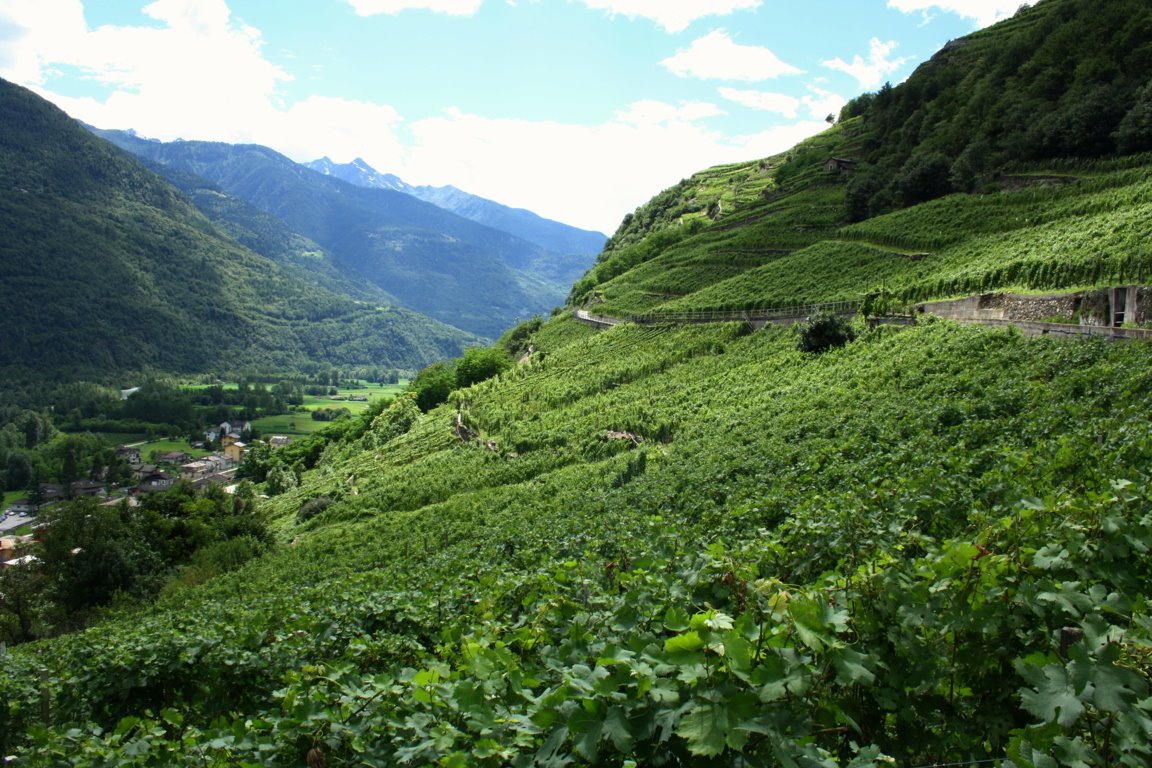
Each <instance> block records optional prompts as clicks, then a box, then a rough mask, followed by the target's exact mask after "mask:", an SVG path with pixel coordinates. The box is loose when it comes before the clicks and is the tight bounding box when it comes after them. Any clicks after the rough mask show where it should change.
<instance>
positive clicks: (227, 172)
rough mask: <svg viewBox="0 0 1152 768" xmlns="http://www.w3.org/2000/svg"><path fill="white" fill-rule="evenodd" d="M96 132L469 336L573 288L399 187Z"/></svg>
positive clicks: (222, 147) (238, 150) (483, 230)
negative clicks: (266, 218) (226, 198)
mask: <svg viewBox="0 0 1152 768" xmlns="http://www.w3.org/2000/svg"><path fill="white" fill-rule="evenodd" d="M98 134H99V135H101V136H103V137H105V138H107V139H108V140H110V141H112V142H114V143H116V144H117V145H118V146H121V147H122V148H124V149H126V150H127V151H129V152H131V153H133V154H135V155H137V156H139V157H141V158H145V159H147V160H150V161H152V162H154V163H156V164H157V165H158V166H159V167H160V169H161V170H162V172H163V173H165V174H168V173H173V172H174V173H176V174H181V175H183V174H195V175H196V176H200V177H203V178H204V179H208V180H209V181H210V182H211V183H212V184H214V185H218V186H219V187H220V188H221V189H223V190H224V191H225V192H227V193H228V194H230V195H233V196H235V197H238V198H240V199H242V200H244V201H246V202H247V203H249V204H250V205H252V206H254V207H256V208H258V209H259V210H261V211H264V212H265V213H267V214H270V215H272V216H274V217H276V218H278V219H280V220H281V221H283V222H284V223H285V224H286V225H287V226H288V227H289V228H290V229H291V230H293V231H295V232H298V233H300V234H301V235H304V236H305V237H307V238H309V239H310V240H312V241H314V242H316V243H319V244H320V245H321V246H323V247H324V248H325V249H326V250H327V251H328V252H329V253H330V254H331V255H332V257H333V259H334V262H335V265H336V266H337V267H338V268H339V269H340V270H341V271H342V272H343V274H344V275H345V276H346V277H347V278H348V279H350V280H353V281H361V282H367V283H369V284H372V285H374V286H375V287H377V288H378V289H379V290H381V291H384V292H387V293H388V294H389V295H391V296H395V297H396V298H397V299H398V300H399V301H401V302H402V304H403V306H405V307H408V308H409V309H412V310H414V311H417V312H421V313H423V314H426V315H428V316H430V317H433V318H435V319H436V320H439V321H441V322H443V323H446V324H448V325H453V326H455V327H457V328H462V329H464V330H465V331H467V332H469V333H474V334H477V335H479V336H485V337H488V338H495V337H497V336H499V335H500V334H501V333H503V332H504V331H505V330H507V329H508V328H509V327H510V326H512V325H514V324H515V323H516V322H517V321H519V320H522V319H524V318H528V317H532V316H533V315H535V314H547V313H548V312H549V311H550V310H551V309H553V308H554V307H555V306H557V305H558V304H561V303H562V302H563V298H564V293H565V290H566V289H567V288H568V285H567V284H565V285H563V286H561V285H559V284H557V283H556V282H555V279H554V278H555V276H556V272H557V270H556V266H557V265H556V257H555V254H549V253H547V252H546V251H545V249H543V248H542V247H540V246H538V245H536V244H534V243H530V242H528V241H526V240H522V239H520V238H519V237H516V236H514V235H512V234H509V233H508V232H502V231H499V230H496V229H493V228H491V227H488V226H484V225H483V224H479V223H476V222H474V221H470V220H468V219H466V218H464V217H462V216H458V215H456V214H455V213H452V212H450V211H447V210H444V209H443V208H440V207H438V206H436V205H433V204H432V203H428V202H425V201H423V200H419V199H417V198H415V197H413V196H411V195H407V194H404V193H402V192H397V191H396V190H393V189H369V188H365V187H359V186H355V185H352V184H349V183H347V182H344V181H341V180H339V179H336V178H331V177H329V176H325V175H322V174H320V173H318V172H315V171H313V170H310V169H308V168H306V167H305V166H302V165H299V164H297V163H295V162H293V161H291V160H289V159H288V158H287V157H285V156H283V155H281V154H279V153H277V152H274V151H273V150H271V149H269V148H267V147H262V146H258V145H231V144H222V143H214V142H202V141H176V142H167V143H161V142H154V141H145V140H143V139H140V138H138V137H135V136H132V135H129V134H126V133H124V132H123V131H98ZM585 263H587V262H585Z"/></svg>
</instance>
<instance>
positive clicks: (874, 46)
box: [823, 37, 907, 90]
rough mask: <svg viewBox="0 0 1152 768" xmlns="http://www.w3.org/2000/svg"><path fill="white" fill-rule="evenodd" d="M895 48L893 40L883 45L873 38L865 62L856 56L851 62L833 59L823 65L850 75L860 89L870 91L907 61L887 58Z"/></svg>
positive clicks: (878, 39) (895, 44)
mask: <svg viewBox="0 0 1152 768" xmlns="http://www.w3.org/2000/svg"><path fill="white" fill-rule="evenodd" d="M896 46H897V43H896V41H894V40H890V41H888V42H886V43H885V42H882V41H881V40H880V38H877V37H874V38H872V40H871V41H870V42H869V50H868V60H867V61H865V60H864V59H863V58H862V57H861V56H860V54H856V55H855V56H853V57H852V61H851V62H847V61H844V60H843V59H841V58H835V59H830V60H828V61H825V62H823V64H824V66H826V67H828V68H829V69H835V70H837V71H839V72H844V73H845V74H848V75H851V76H852V77H854V78H856V82H858V83H860V87H861V88H864V89H865V90H871V89H873V88H876V87H877V86H879V85H880V84H881V83H882V82H884V79H885V76H886V75H889V74H891V73H893V72H895V71H896V70H897V69H899V68H900V67H901V66H903V65H904V62H905V61H907V59H906V58H904V57H900V58H889V56H891V54H892V51H894V50H895V49H896Z"/></svg>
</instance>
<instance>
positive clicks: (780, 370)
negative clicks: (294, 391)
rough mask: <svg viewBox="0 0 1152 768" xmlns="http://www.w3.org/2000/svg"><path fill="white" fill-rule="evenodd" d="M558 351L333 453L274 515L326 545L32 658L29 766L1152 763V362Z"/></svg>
mask: <svg viewBox="0 0 1152 768" xmlns="http://www.w3.org/2000/svg"><path fill="white" fill-rule="evenodd" d="M534 341H535V342H536V346H537V348H538V349H539V350H540V354H539V355H538V356H537V358H536V360H535V361H534V362H531V363H528V364H526V365H522V366H520V367H519V368H518V369H516V370H515V371H510V372H507V373H505V374H503V375H501V376H500V377H498V378H496V379H490V380H488V381H486V382H484V383H481V384H479V385H476V386H473V387H471V388H468V389H464V390H460V391H459V392H457V393H456V394H454V395H453V396H452V397H453V401H454V402H452V403H450V404H448V405H445V406H444V407H442V408H440V409H437V410H434V411H432V412H431V413H430V414H428V415H425V416H420V415H419V413H418V412H415V411H413V410H411V409H407V410H406V408H408V406H404V405H403V403H404V402H405V400H406V399H401V400H399V401H396V403H394V404H393V406H392V407H390V408H388V409H385V410H383V411H380V412H378V413H376V414H375V415H373V416H372V417H371V421H368V420H367V419H365V420H363V421H362V422H361V426H360V427H358V428H357V429H355V430H353V431H350V432H349V433H348V434H347V435H346V438H345V439H344V440H342V441H339V442H336V443H332V444H330V445H329V446H328V447H327V448H326V449H325V451H324V455H323V457H322V459H321V461H320V462H319V463H318V464H317V467H316V469H315V470H313V471H311V472H307V473H305V474H304V476H303V482H302V483H301V484H300V485H299V487H296V488H292V489H287V490H286V491H285V492H283V493H282V494H281V495H279V496H276V497H275V498H274V499H272V500H271V501H270V502H269V506H268V509H267V514H268V515H269V516H270V518H269V519H270V523H271V525H272V528H273V529H274V530H275V531H278V534H277V535H278V536H279V537H280V538H282V539H283V540H285V541H287V540H293V541H294V542H295V544H294V546H293V547H291V548H282V549H278V550H276V551H274V552H272V553H270V554H268V555H266V556H264V557H263V558H261V559H260V560H258V561H252V562H251V563H249V564H248V565H247V566H245V567H243V568H242V569H241V570H238V571H237V572H235V573H234V574H229V575H225V576H222V577H220V578H218V579H216V580H214V581H212V582H209V583H208V584H206V585H204V586H202V587H201V588H199V589H195V590H185V591H180V592H169V593H168V594H167V596H166V597H164V598H163V599H162V600H161V603H160V604H159V605H158V607H157V608H155V609H153V610H152V611H149V612H147V613H145V614H142V615H138V616H137V617H136V618H135V619H134V620H133V622H132V623H131V624H125V625H105V626H103V627H101V628H100V629H99V630H95V631H89V632H87V633H84V634H82V635H77V636H74V637H71V638H61V639H59V640H56V641H53V642H52V643H40V644H38V645H37V646H35V647H30V648H29V649H28V651H25V650H23V649H21V648H17V649H16V650H15V652H14V653H13V654H12V655H11V656H10V662H11V663H10V664H9V666H8V668H7V670H8V671H7V672H5V673H4V678H3V683H2V685H3V686H4V692H5V694H6V697H7V701H8V702H9V704H8V709H7V711H6V713H5V712H4V711H3V710H0V713H3V716H4V717H6V718H8V720H7V724H8V725H9V728H8V732H9V733H13V734H22V733H27V736H24V737H15V739H14V741H13V742H11V743H10V745H9V749H13V748H15V749H17V751H18V753H20V754H23V755H25V757H24V758H21V759H22V760H23V761H24V762H26V763H27V764H44V765H52V764H65V763H66V762H67V763H68V764H73V765H76V764H79V765H87V764H100V761H101V760H102V759H103V758H101V757H100V755H102V754H105V753H107V754H110V755H115V759H116V760H118V761H120V762H121V764H140V765H152V764H156V765H159V764H164V763H165V762H170V761H171V760H173V759H176V756H184V757H187V756H189V755H199V756H200V758H199V759H200V762H201V763H203V764H223V763H225V762H246V763H252V764H292V763H296V762H299V761H300V760H301V759H302V757H303V755H304V753H305V752H307V751H308V750H309V749H311V748H313V747H315V746H319V747H320V748H322V749H323V750H324V751H325V752H326V753H328V759H329V761H330V762H329V764H348V763H354V762H359V761H368V762H372V763H389V762H401V761H416V762H418V763H435V762H438V761H444V762H446V763H464V762H466V763H469V764H481V763H483V764H494V765H503V764H509V763H524V764H528V763H531V762H533V761H535V762H539V763H541V764H551V763H553V762H556V761H560V762H563V761H565V760H567V759H576V760H578V761H580V762H584V761H591V760H592V759H593V758H594V757H598V758H599V759H601V760H603V761H606V762H609V763H617V762H620V761H622V760H625V759H632V760H636V761H638V762H644V763H661V762H664V763H667V762H675V761H676V760H681V761H683V760H689V759H691V760H693V761H697V762H705V761H707V760H711V759H716V760H719V761H722V762H730V761H731V759H732V755H734V754H735V753H737V752H741V753H743V754H745V755H746V756H747V757H748V758H749V759H754V760H761V761H765V762H768V763H771V762H773V761H783V762H787V761H788V760H798V761H800V763H801V764H805V761H806V760H807V761H808V762H809V763H811V764H828V765H831V764H834V762H835V761H842V763H840V762H835V764H847V763H848V762H850V761H851V760H855V762H854V763H853V764H855V765H868V764H872V763H873V762H874V761H875V760H876V759H878V756H879V755H880V754H884V755H889V756H891V757H893V758H895V759H897V760H898V761H900V762H901V763H905V762H906V763H908V764H917V765H919V764H928V763H931V762H943V761H947V760H980V759H991V758H995V757H1000V756H1004V755H1006V754H1011V755H1012V756H1013V759H1014V760H1016V761H1017V764H1018V765H1049V764H1051V763H1047V762H1045V761H1044V759H1043V758H1042V757H1041V755H1044V754H1048V755H1052V756H1054V757H1055V758H1057V759H1059V760H1060V761H1061V762H1067V761H1068V760H1069V759H1070V756H1072V755H1079V756H1080V757H1079V758H1077V759H1081V760H1083V761H1084V764H1088V765H1140V764H1143V762H1144V761H1146V760H1147V759H1148V757H1149V755H1148V754H1147V753H1146V748H1147V744H1148V741H1147V738H1146V736H1145V734H1146V733H1147V729H1148V728H1150V727H1152V722H1150V721H1149V718H1148V716H1147V715H1146V713H1145V712H1144V710H1143V709H1142V708H1141V706H1138V704H1139V702H1140V701H1143V700H1144V699H1145V698H1146V697H1147V696H1148V687H1147V680H1146V677H1145V674H1146V671H1145V666H1144V664H1145V662H1144V658H1145V657H1144V653H1145V651H1144V650H1143V649H1144V648H1145V647H1146V643H1148V642H1149V641H1150V640H1152V638H1149V636H1148V628H1147V625H1146V623H1145V619H1144V612H1143V608H1142V605H1143V597H1142V596H1143V594H1144V590H1145V588H1146V583H1147V578H1148V577H1149V575H1152V574H1149V573H1148V572H1147V561H1146V559H1145V558H1143V557H1141V556H1136V555H1135V553H1138V552H1141V551H1143V549H1144V548H1145V547H1147V546H1149V545H1152V540H1150V538H1149V537H1150V536H1152V531H1150V530H1149V528H1148V521H1147V518H1146V509H1147V504H1148V499H1147V498H1146V494H1145V490H1146V488H1147V480H1148V478H1147V474H1146V473H1147V466H1148V460H1149V458H1150V457H1149V455H1148V446H1149V445H1152V440H1150V438H1152V434H1149V426H1148V421H1147V419H1146V418H1144V416H1143V413H1144V411H1145V408H1146V388H1147V387H1146V376H1145V375H1144V371H1145V370H1146V368H1147V365H1148V363H1149V360H1148V355H1149V349H1148V348H1147V347H1146V346H1145V345H1143V344H1126V345H1117V344H1108V343H1105V342H1074V343H1069V342H1065V341H1055V340H1048V339H1038V340H1027V339H1024V338H1021V337H1020V336H1018V335H1016V334H1014V333H1012V332H1010V331H987V330H978V329H965V328H960V327H957V326H954V325H951V324H948V323H944V322H936V323H929V324H927V325H924V326H922V327H918V328H911V329H905V330H896V329H885V328H880V329H877V330H873V331H869V332H866V333H864V335H863V336H861V337H860V338H858V339H857V340H856V341H855V342H852V343H850V344H848V345H847V346H845V347H843V348H841V349H839V350H832V351H829V352H827V353H825V354H823V355H808V354H805V353H803V352H800V351H798V350H797V349H796V338H795V337H794V336H793V333H792V332H791V331H788V330H786V329H784V330H766V331H761V332H757V333H753V334H747V333H746V332H745V331H744V330H743V329H742V328H741V327H740V326H737V325H720V326H716V325H713V326H698V327H688V328H680V329H677V328H667V327H666V328H660V327H654V328H652V327H649V328H638V327H629V326H620V327H617V328H614V329H612V330H610V331H606V332H602V333H599V334H597V333H596V332H594V331H592V330H591V329H587V328H584V327H581V326H576V325H575V324H573V323H572V322H571V321H554V322H552V323H549V324H547V325H545V326H544V327H543V328H542V329H541V331H539V332H538V333H537V334H536V336H535V338H534ZM456 412H460V413H462V414H463V415H464V416H465V418H466V421H467V423H468V425H469V426H470V428H471V429H472V430H474V431H475V432H476V433H478V435H479V437H480V438H481V439H478V440H473V441H471V442H464V441H462V440H461V438H460V437H459V435H458V433H457V432H456V430H455V428H454V424H455V415H454V414H455V413H456ZM315 499H321V500H322V501H319V502H316V503H313V501H312V500H315ZM81 660H82V662H81ZM40 667H44V668H47V669H49V670H50V675H49V679H48V681H47V686H48V690H49V692H50V696H51V700H52V711H53V718H54V720H53V722H54V725H53V727H52V728H49V729H40V728H39V727H36V726H35V722H36V721H37V720H38V717H39V697H40V693H39V690H40V687H39V686H40V683H39V682H38V677H37V673H36V669H38V668H40ZM124 669H130V670H132V675H131V676H130V677H129V678H127V679H125V678H124V673H123V670H124ZM113 680H115V681H117V682H116V684H115V685H112V681H113ZM73 729H75V730H73ZM25 750H26V751H25ZM56 756H58V757H56ZM812 761H815V762H812ZM18 764H20V763H18Z"/></svg>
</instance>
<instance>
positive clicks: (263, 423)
mask: <svg viewBox="0 0 1152 768" xmlns="http://www.w3.org/2000/svg"><path fill="white" fill-rule="evenodd" d="M406 386H407V382H404V383H402V384H385V385H376V384H371V385H369V386H367V387H366V388H364V389H346V388H341V389H339V390H338V391H337V394H336V395H334V396H333V395H325V396H319V397H317V396H311V395H310V396H308V397H305V398H304V403H303V406H302V407H303V408H305V409H306V410H307V411H308V412H307V413H305V412H302V411H297V412H295V413H282V414H279V415H277V416H265V417H263V418H259V419H256V420H255V421H253V422H252V426H253V427H254V428H255V429H256V431H257V432H258V433H259V434H260V435H261V436H263V437H267V436H269V435H289V436H291V435H310V434H312V433H313V432H316V431H318V430H321V429H323V428H324V427H326V426H327V425H328V424H329V422H327V421H319V420H316V419H313V418H312V417H311V412H312V411H316V410H320V409H321V408H347V409H348V410H349V411H350V412H351V413H352V414H353V415H355V414H358V413H360V412H361V411H363V410H365V409H366V408H367V407H368V405H369V403H371V402H372V401H373V400H378V399H380V398H381V397H395V396H396V395H398V394H399V393H401V392H403V391H404V388H405V387H406ZM356 396H367V397H368V400H348V399H346V398H349V397H356ZM340 398H345V399H340Z"/></svg>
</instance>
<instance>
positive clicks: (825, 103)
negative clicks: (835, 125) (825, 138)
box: [803, 85, 848, 119]
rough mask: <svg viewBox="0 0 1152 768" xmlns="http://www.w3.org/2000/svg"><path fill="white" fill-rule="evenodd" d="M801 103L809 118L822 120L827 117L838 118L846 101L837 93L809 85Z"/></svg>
mask: <svg viewBox="0 0 1152 768" xmlns="http://www.w3.org/2000/svg"><path fill="white" fill-rule="evenodd" d="M803 102H804V106H805V107H807V108H808V115H809V116H810V117H813V118H819V119H823V118H825V117H827V116H828V115H836V116H838V115H839V114H840V110H841V109H843V108H844V105H845V104H847V103H848V100H847V99H845V98H844V97H843V96H841V95H840V94H838V93H832V92H831V91H826V90H824V89H822V88H817V87H816V86H814V85H810V86H808V95H807V96H805V97H804V98H803Z"/></svg>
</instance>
